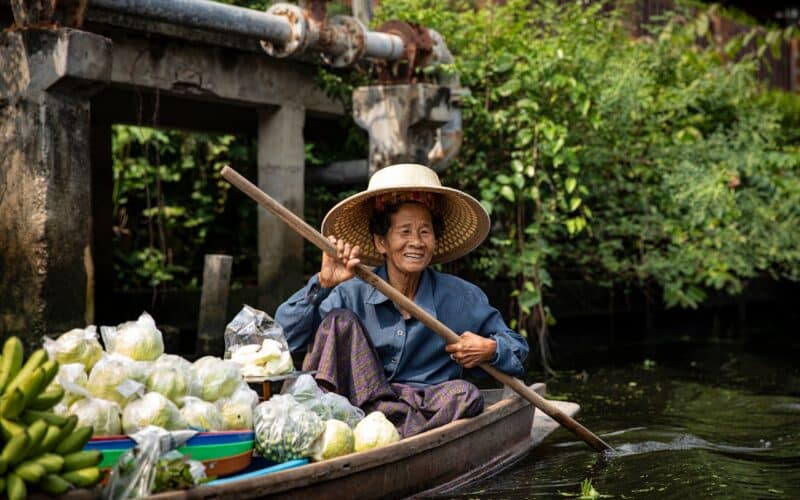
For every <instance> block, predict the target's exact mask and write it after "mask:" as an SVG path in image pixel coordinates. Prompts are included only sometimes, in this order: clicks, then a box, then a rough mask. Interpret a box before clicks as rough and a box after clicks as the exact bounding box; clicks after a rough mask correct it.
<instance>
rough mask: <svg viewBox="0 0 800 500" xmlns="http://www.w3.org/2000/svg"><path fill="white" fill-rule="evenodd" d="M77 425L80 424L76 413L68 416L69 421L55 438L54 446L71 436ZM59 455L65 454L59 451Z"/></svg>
mask: <svg viewBox="0 0 800 500" xmlns="http://www.w3.org/2000/svg"><path fill="white" fill-rule="evenodd" d="M77 425H78V417H76V416H75V415H70V416H68V417H67V423H66V424H64V425H62V426H61V432H60V433H59V434H58V437H57V438H56V439H55V444H54V445H53V447H55V446H58V444H59V443H61V442H63V441H64V440H65V439H67V437H68V436H71V435H72V433H73V431H75V427H76V426H77ZM59 455H63V453H59Z"/></svg>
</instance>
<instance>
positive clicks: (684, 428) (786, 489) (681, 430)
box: [450, 352, 800, 499]
mask: <svg viewBox="0 0 800 500" xmlns="http://www.w3.org/2000/svg"><path fill="white" fill-rule="evenodd" d="M694 354H695V356H694V359H697V357H698V355H697V353H696V352H694ZM699 364H700V363H694V364H690V363H689V362H688V361H687V362H686V363H685V364H684V365H682V364H681V363H680V362H679V363H674V362H673V363H672V364H670V363H669V362H667V361H663V362H662V361H660V360H659V361H657V362H656V363H654V362H653V361H651V360H648V363H642V362H638V363H636V364H632V365H629V366H627V367H621V368H613V369H607V368H606V369H597V370H595V371H591V370H589V369H587V370H586V372H587V373H588V377H587V376H586V373H582V374H580V375H575V376H571V375H569V374H562V375H561V376H560V377H559V378H558V379H556V380H554V381H550V382H549V383H548V391H549V392H550V393H551V394H555V395H558V396H564V397H566V398H567V399H569V400H571V401H576V402H578V403H580V404H581V405H582V407H583V409H582V411H581V414H580V415H579V420H580V421H581V422H582V423H583V424H584V425H586V427H588V428H589V429H591V430H592V431H594V432H595V433H597V434H598V435H600V436H601V437H602V438H603V439H604V440H605V441H607V442H608V443H609V444H610V445H611V446H613V447H614V448H615V451H614V452H612V453H608V454H606V455H599V454H597V453H594V452H593V451H592V450H591V449H589V448H588V447H587V446H586V445H585V444H584V443H583V442H582V441H578V440H576V439H575V438H574V437H573V436H572V435H571V434H569V433H568V432H566V431H564V430H559V431H558V432H557V433H556V434H554V435H552V436H551V437H550V438H548V440H547V441H546V442H545V444H544V445H542V446H541V447H539V448H537V449H535V450H533V451H532V452H531V453H530V454H529V455H528V456H527V457H526V458H525V459H523V460H522V461H520V462H519V463H517V464H516V465H515V466H513V467H512V468H510V469H508V470H506V471H504V472H502V473H501V474H499V475H498V476H496V477H494V478H491V479H488V480H485V481H482V482H479V483H475V484H472V485H470V486H468V487H466V488H464V489H462V490H460V491H458V492H457V494H455V495H450V496H451V497H454V498H504V499H506V498H507V499H523V498H532V497H539V498H548V497H551V498H566V497H576V496H578V494H579V493H580V483H581V481H583V480H584V479H587V478H588V479H591V480H592V484H593V485H594V487H595V488H596V489H597V491H598V492H599V493H600V494H602V495H604V497H605V495H608V496H607V497H605V498H736V499H739V498H800V384H798V380H800V378H798V373H800V371H799V370H798V368H797V367H795V366H793V365H792V364H790V363H788V362H784V363H779V362H769V363H767V362H765V361H764V360H763V359H758V358H756V357H755V356H747V355H739V356H738V357H737V358H736V363H730V362H729V361H728V362H725V363H722V362H720V363H719V364H718V365H714V363H713V362H706V363H705V364H703V366H702V367H701V368H698V365H699ZM645 367H646V368H647V369H645Z"/></svg>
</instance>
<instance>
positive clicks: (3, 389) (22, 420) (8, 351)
mask: <svg viewBox="0 0 800 500" xmlns="http://www.w3.org/2000/svg"><path fill="white" fill-rule="evenodd" d="M57 374H58V363H57V362H56V361H54V360H49V359H48V357H47V352H45V350H44V349H39V350H37V351H35V352H34V353H33V354H31V356H30V357H28V359H27V360H25V359H24V350H23V346H22V342H21V341H20V340H19V338H17V337H11V338H9V339H8V340H6V341H5V343H4V344H3V348H2V351H1V352H0V496H2V495H3V494H5V496H6V497H8V498H9V500H24V499H25V498H27V495H28V492H29V491H37V490H38V491H42V492H44V493H48V494H51V495H61V494H63V493H66V492H67V491H68V490H70V489H72V488H76V487H77V488H87V487H91V486H94V485H95V484H97V483H98V482H100V480H101V479H102V476H103V474H102V472H101V471H100V469H99V468H98V467H97V464H99V463H100V461H101V460H102V458H103V455H102V453H101V452H99V451H97V450H83V448H84V446H86V443H87V442H88V441H89V439H90V438H91V437H92V428H91V427H82V426H81V427H79V426H78V417H76V416H74V415H70V416H68V417H63V416H61V415H56V414H55V413H53V412H52V411H51V410H52V408H53V407H54V406H55V405H56V404H58V403H59V402H60V401H61V398H62V397H63V396H64V390H63V389H62V388H61V387H55V388H50V389H49V390H47V387H48V386H49V385H50V382H51V381H52V380H53V379H54V378H55V376H56V375H57Z"/></svg>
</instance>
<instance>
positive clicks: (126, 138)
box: [112, 125, 256, 289]
mask: <svg viewBox="0 0 800 500" xmlns="http://www.w3.org/2000/svg"><path fill="white" fill-rule="evenodd" d="M112 151H113V157H114V164H113V178H114V189H113V200H114V220H115V225H114V267H115V271H116V274H117V281H118V287H119V288H121V289H142V288H148V287H158V286H165V285H167V284H169V285H170V286H182V287H195V286H197V284H198V277H199V276H200V274H201V272H202V268H203V257H204V254H205V253H210V252H212V251H215V250H216V251H221V252H224V253H228V252H230V251H231V250H232V249H235V248H239V249H248V248H250V251H251V252H254V250H253V249H252V247H253V245H254V244H253V245H247V244H246V243H245V242H246V241H253V242H254V241H255V235H254V233H255V227H254V226H255V213H256V212H255V210H256V209H255V206H254V205H252V204H237V205H233V204H231V203H230V201H229V199H228V191H229V190H230V185H229V184H228V183H227V182H225V181H224V180H223V179H222V178H221V177H220V175H219V172H220V170H221V169H222V167H223V166H224V165H225V164H229V163H230V164H232V165H236V166H237V168H239V169H240V170H243V171H244V172H247V170H248V167H250V166H251V165H252V164H253V163H254V147H253V144H252V140H247V139H241V138H237V137H235V136H232V135H223V136H209V135H203V134H196V135H192V134H187V133H184V132H178V131H162V130H157V129H152V128H147V127H136V126H127V125H117V126H115V127H114V130H113V135H112ZM248 222H249V224H248ZM236 257H238V258H239V259H238V261H237V264H239V263H241V264H240V267H241V268H243V270H244V271H245V272H246V271H247V270H248V267H249V270H253V269H254V267H255V265H256V264H255V256H254V255H253V254H252V253H251V254H250V255H237V256H236ZM248 263H250V266H248Z"/></svg>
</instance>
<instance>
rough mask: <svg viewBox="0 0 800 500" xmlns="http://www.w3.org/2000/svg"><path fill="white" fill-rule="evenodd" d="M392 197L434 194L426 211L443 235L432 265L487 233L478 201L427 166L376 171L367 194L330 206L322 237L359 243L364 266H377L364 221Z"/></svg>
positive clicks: (468, 249)
mask: <svg viewBox="0 0 800 500" xmlns="http://www.w3.org/2000/svg"><path fill="white" fill-rule="evenodd" d="M394 193H398V194H399V193H420V196H422V195H424V193H432V194H433V196H430V198H432V199H433V206H432V207H429V208H431V210H432V211H435V212H436V213H437V214H439V215H440V216H441V217H442V220H443V221H444V231H443V233H442V234H441V235H438V237H437V238H436V251H435V252H434V254H433V258H432V260H431V263H432V264H436V263H440V262H449V261H451V260H455V259H457V258H459V257H461V256H463V255H466V254H468V253H469V252H471V251H472V250H473V249H475V247H477V246H478V245H480V244H481V242H483V240H484V239H485V238H486V235H487V234H488V233H489V214H488V213H487V212H486V209H484V208H483V206H482V205H481V204H480V203H479V202H478V200H476V199H475V198H473V197H472V196H470V195H468V194H466V193H464V192H461V191H459V190H458V189H453V188H448V187H444V186H442V183H441V182H440V181H439V176H438V175H436V172H434V171H433V170H431V169H430V168H428V167H426V166H423V165H415V164H411V163H402V164H398V165H390V166H388V167H385V168H382V169H381V170H378V171H377V172H376V173H375V174H374V175H373V176H372V178H371V179H370V180H369V186H368V187H367V190H366V191H362V192H360V193H358V194H354V195H353V196H350V197H349V198H347V199H345V200H343V201H341V202H339V203H338V204H337V205H336V206H335V207H333V208H332V209H331V211H330V212H328V214H327V215H326V216H325V220H323V221H322V234H324V235H325V236H329V235H334V236H336V238H337V239H343V240H345V241H346V242H348V243H350V244H352V245H359V246H360V247H361V262H363V263H364V264H367V265H372V266H374V265H379V264H382V263H383V256H382V255H381V254H379V253H378V252H377V250H375V245H374V244H373V240H372V234H371V233H370V231H369V220H370V217H371V216H372V213H373V211H374V210H375V205H376V202H379V201H380V200H381V199H382V198H384V197H385V195H391V194H394ZM401 198H402V197H401ZM426 204H427V203H426Z"/></svg>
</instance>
